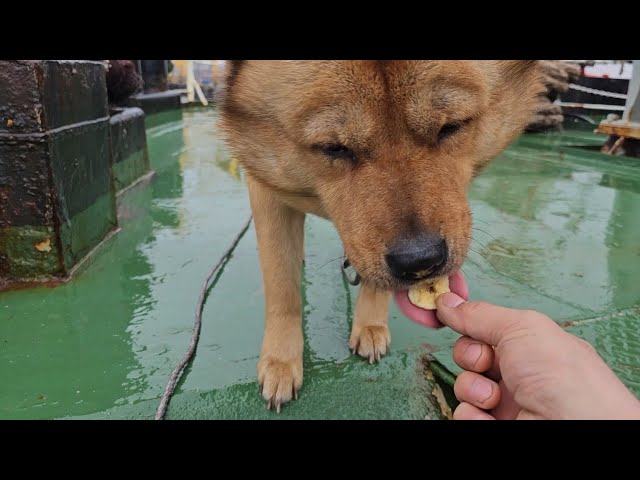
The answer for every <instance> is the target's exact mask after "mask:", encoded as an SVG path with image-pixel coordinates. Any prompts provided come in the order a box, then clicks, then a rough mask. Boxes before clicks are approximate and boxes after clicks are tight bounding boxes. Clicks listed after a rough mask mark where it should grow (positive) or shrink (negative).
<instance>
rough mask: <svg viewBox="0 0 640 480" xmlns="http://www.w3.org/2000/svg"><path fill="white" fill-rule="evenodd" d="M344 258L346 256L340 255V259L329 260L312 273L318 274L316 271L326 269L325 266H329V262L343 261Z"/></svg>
mask: <svg viewBox="0 0 640 480" xmlns="http://www.w3.org/2000/svg"><path fill="white" fill-rule="evenodd" d="M345 258H347V256H346V255H342V256H341V257H338V258H334V259H333V260H329V261H328V262H327V263H325V264H324V265H322V266H320V267H318V268H317V269H316V270H315V271H314V272H313V273H318V270H320V269H321V268H324V267H326V266H327V265H329V264H330V263H331V262H335V261H336V260H343V259H345Z"/></svg>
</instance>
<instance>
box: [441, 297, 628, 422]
mask: <svg viewBox="0 0 640 480" xmlns="http://www.w3.org/2000/svg"><path fill="white" fill-rule="evenodd" d="M436 304H437V313H436V314H437V317H438V319H439V320H440V322H442V323H443V324H444V325H446V326H448V327H450V328H452V329H453V330H455V331H456V332H458V333H460V334H462V335H463V336H462V337H460V338H459V339H458V341H457V342H456V343H455V345H454V348H453V358H454V361H455V362H456V363H457V364H458V365H459V366H460V367H461V368H462V369H464V370H465V371H464V372H463V373H461V374H460V375H459V376H458V378H457V379H456V382H455V387H454V391H455V394H456V397H457V398H458V400H460V402H461V403H460V405H459V406H458V407H457V408H456V410H455V412H454V419H458V420H472V419H477V420H481V419H486V420H491V419H507V420H513V419H516V420H524V419H640V401H638V399H636V398H635V397H634V395H633V394H632V393H631V392H630V391H629V390H628V389H627V388H626V387H625V385H624V384H623V383H622V382H621V381H620V380H619V379H618V378H617V377H616V375H615V374H614V373H613V371H612V370H610V369H609V367H608V366H607V365H606V363H605V362H604V361H603V360H602V358H601V357H600V356H599V355H598V353H597V352H596V351H595V349H594V348H593V347H592V346H591V345H590V344H588V343H587V342H585V341H584V340H581V339H579V338H577V337H575V336H573V335H571V334H570V333H568V332H566V331H565V330H563V329H562V328H561V327H560V326H559V325H558V324H556V323H555V322H554V321H553V320H551V319H550V318H549V317H547V316H546V315H543V314H541V313H538V312H535V311H530V310H514V309H510V308H505V307H500V306H496V305H492V304H488V303H484V302H465V301H464V300H463V299H462V298H460V297H459V296H458V295H456V294H455V293H446V294H444V295H441V296H440V297H439V298H438V300H437V302H436Z"/></svg>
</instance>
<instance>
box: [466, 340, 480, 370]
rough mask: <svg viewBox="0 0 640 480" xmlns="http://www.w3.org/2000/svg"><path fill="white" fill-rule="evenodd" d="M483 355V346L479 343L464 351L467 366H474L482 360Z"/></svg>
mask: <svg viewBox="0 0 640 480" xmlns="http://www.w3.org/2000/svg"><path fill="white" fill-rule="evenodd" d="M481 353H482V345H480V344H479V343H472V344H471V345H469V346H468V347H467V349H466V350H465V351H464V354H463V357H464V361H465V362H467V365H470V366H473V365H475V364H476V363H477V362H478V360H479V359H480V354H481Z"/></svg>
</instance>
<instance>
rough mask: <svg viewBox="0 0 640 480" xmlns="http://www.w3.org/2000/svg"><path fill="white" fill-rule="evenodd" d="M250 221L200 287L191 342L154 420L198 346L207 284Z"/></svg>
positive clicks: (163, 411) (163, 410)
mask: <svg viewBox="0 0 640 480" xmlns="http://www.w3.org/2000/svg"><path fill="white" fill-rule="evenodd" d="M251 219H252V216H251V215H249V219H248V220H247V222H246V223H245V224H244V226H243V227H242V229H241V230H240V233H238V235H237V236H236V238H235V239H234V240H233V243H232V244H231V245H230V246H229V248H227V251H226V252H224V254H222V257H220V260H218V263H217V264H216V265H215V267H213V269H211V271H210V272H209V275H207V278H206V280H205V281H204V284H203V285H202V290H201V291H200V297H199V298H198V305H197V307H196V321H195V325H194V326H193V333H192V334H191V341H190V342H189V348H187V352H186V353H185V354H184V356H183V357H182V360H180V363H178V365H177V366H176V368H175V369H174V370H173V373H171V377H170V378H169V383H167V387H166V388H165V390H164V394H163V395H162V399H161V400H160V405H159V406H158V410H157V411H156V416H155V419H156V420H163V419H164V416H165V414H166V412H167V407H168V406H169V401H170V399H171V395H173V391H174V390H175V388H176V384H177V383H178V380H179V379H180V376H181V375H182V372H183V371H184V368H185V367H186V366H187V364H188V363H189V361H190V360H191V357H193V354H194V352H195V351H196V346H197V345H198V340H199V339H200V327H201V325H202V309H203V307H204V298H205V296H206V294H207V290H208V289H209V282H210V281H211V279H212V278H213V276H214V275H215V274H216V272H217V271H218V270H219V269H220V267H221V266H222V265H223V264H224V262H225V261H226V260H227V259H228V258H229V257H230V256H231V254H232V253H233V251H234V250H235V248H236V246H237V245H238V243H239V242H240V239H241V238H242V237H243V236H244V234H245V233H246V231H247V230H248V229H249V225H250V224H251Z"/></svg>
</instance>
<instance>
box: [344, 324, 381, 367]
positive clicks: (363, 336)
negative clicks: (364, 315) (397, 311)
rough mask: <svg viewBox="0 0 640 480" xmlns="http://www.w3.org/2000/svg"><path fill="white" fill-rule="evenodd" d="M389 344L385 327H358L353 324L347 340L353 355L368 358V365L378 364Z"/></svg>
mask: <svg viewBox="0 0 640 480" xmlns="http://www.w3.org/2000/svg"><path fill="white" fill-rule="evenodd" d="M389 343H391V332H389V327H387V326H386V325H366V326H362V327H359V326H358V325H356V324H354V325H353V329H352V330H351V338H350V339H349V348H351V350H352V352H353V354H354V355H355V354H356V353H357V354H358V355H360V356H361V357H364V358H368V359H369V363H373V362H374V361H376V362H379V361H380V357H382V356H383V355H385V354H386V353H387V349H388V347H389Z"/></svg>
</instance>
